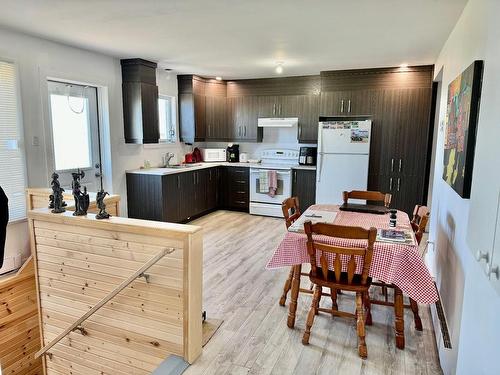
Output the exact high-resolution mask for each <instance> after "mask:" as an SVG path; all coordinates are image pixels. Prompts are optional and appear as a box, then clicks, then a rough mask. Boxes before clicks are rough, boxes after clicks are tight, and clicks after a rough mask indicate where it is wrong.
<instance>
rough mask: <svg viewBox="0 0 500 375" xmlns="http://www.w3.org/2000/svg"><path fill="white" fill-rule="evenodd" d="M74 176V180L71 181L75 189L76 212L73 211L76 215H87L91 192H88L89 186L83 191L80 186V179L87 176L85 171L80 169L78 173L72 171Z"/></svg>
mask: <svg viewBox="0 0 500 375" xmlns="http://www.w3.org/2000/svg"><path fill="white" fill-rule="evenodd" d="M71 175H72V176H73V181H72V183H71V187H72V189H73V198H74V200H75V212H73V215H74V216H85V215H87V210H88V208H89V205H90V198H89V194H88V193H87V188H86V187H84V188H83V192H82V191H81V189H80V187H81V184H80V179H82V178H83V177H85V172H84V171H80V170H78V172H76V173H71Z"/></svg>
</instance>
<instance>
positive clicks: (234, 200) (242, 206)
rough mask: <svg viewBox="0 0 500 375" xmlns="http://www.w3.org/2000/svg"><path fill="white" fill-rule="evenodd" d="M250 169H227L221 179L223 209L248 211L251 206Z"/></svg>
mask: <svg viewBox="0 0 500 375" xmlns="http://www.w3.org/2000/svg"><path fill="white" fill-rule="evenodd" d="M249 179H250V171H249V168H245V167H225V168H224V169H223V177H222V179H221V185H222V186H221V191H222V194H223V198H222V201H223V207H225V208H226V209H231V210H240V211H246V212H248V210H249V205H250V191H249Z"/></svg>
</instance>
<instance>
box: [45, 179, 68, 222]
mask: <svg viewBox="0 0 500 375" xmlns="http://www.w3.org/2000/svg"><path fill="white" fill-rule="evenodd" d="M50 185H51V186H52V194H51V195H50V196H49V208H51V209H52V211H51V212H52V213H54V214H60V213H62V212H65V211H66V209H65V208H64V207H65V206H66V202H65V201H64V199H63V192H64V189H63V188H62V187H61V184H60V183H59V175H58V174H57V173H56V172H54V173H52V181H51V182H50Z"/></svg>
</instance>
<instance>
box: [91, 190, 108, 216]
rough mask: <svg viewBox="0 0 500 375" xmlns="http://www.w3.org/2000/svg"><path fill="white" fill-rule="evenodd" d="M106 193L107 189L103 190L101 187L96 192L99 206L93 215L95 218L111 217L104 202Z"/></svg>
mask: <svg viewBox="0 0 500 375" xmlns="http://www.w3.org/2000/svg"><path fill="white" fill-rule="evenodd" d="M106 195H109V194H108V192H107V191H104V189H101V190H100V191H98V192H97V197H96V201H97V208H99V213H98V214H97V215H96V216H95V218H96V219H98V220H100V219H109V218H110V217H111V215H110V214H108V213H107V212H106V203H104V198H105V197H106Z"/></svg>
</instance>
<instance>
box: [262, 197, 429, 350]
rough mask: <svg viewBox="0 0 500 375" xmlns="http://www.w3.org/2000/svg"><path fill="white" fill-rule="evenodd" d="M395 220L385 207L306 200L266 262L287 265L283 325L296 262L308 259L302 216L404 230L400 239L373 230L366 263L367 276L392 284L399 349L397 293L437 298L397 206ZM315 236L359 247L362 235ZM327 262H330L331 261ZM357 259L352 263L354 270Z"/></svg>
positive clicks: (296, 277) (292, 306)
mask: <svg viewBox="0 0 500 375" xmlns="http://www.w3.org/2000/svg"><path fill="white" fill-rule="evenodd" d="M396 216H397V219H396V226H395V227H391V226H390V223H389V222H390V213H389V212H387V213H386V214H374V213H361V212H351V211H342V210H340V209H339V206H338V205H324V204H323V205H318V204H317V205H312V206H310V207H309V208H308V209H307V210H306V211H304V212H303V213H302V215H301V216H300V217H299V219H297V221H296V222H295V223H294V224H293V225H292V226H290V228H288V231H287V232H286V234H285V236H284V238H283V240H282V241H281V242H280V244H279V245H278V247H277V248H276V250H275V251H274V253H273V255H272V257H271V259H270V260H269V262H268V264H267V266H266V268H267V269H276V268H281V267H290V266H292V267H293V278H292V287H291V290H290V294H291V295H290V303H289V311H288V319H287V325H288V327H290V328H293V327H294V326H295V315H296V311H297V301H298V295H299V290H300V282H301V280H300V279H301V278H300V275H301V272H302V265H303V264H305V263H309V262H310V257H309V255H308V253H307V236H306V235H305V233H304V230H303V227H304V222H305V221H307V220H311V221H312V222H313V223H315V222H326V223H331V224H336V225H344V226H354V227H362V228H365V229H369V228H371V227H374V228H376V229H377V230H383V229H386V230H387V229H393V230H397V231H399V232H404V233H406V234H408V236H409V238H408V239H407V240H405V241H397V242H396V241H391V240H387V239H384V238H380V236H377V240H376V241H375V244H374V246H373V257H372V264H371V267H370V271H369V276H370V277H371V278H373V279H377V280H379V281H383V282H384V283H386V284H389V285H392V286H393V287H394V314H395V319H394V322H395V323H394V325H395V336H396V346H397V347H398V348H399V349H404V346H405V337H404V304H403V293H404V294H406V295H408V296H409V297H410V298H412V299H413V300H415V301H416V302H418V303H421V304H432V303H434V302H436V301H437V300H438V294H437V291H436V287H435V284H434V280H433V278H432V276H431V274H430V272H429V270H428V268H427V266H426V264H425V262H424V260H423V259H422V257H421V255H420V252H419V246H418V244H417V242H416V239H415V236H414V234H413V231H412V228H411V223H410V219H409V217H408V215H407V214H406V213H405V212H402V211H397V215H396ZM317 237H318V238H315V240H317V241H320V242H324V243H327V244H329V245H333V246H351V247H363V246H366V242H365V244H364V245H363V241H360V240H346V239H341V238H335V237H328V236H317ZM342 261H343V271H345V270H346V269H347V261H346V260H345V259H342ZM332 264H333V262H330V265H331V266H332ZM361 267H362V264H358V268H359V270H357V271H358V272H360V270H361Z"/></svg>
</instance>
